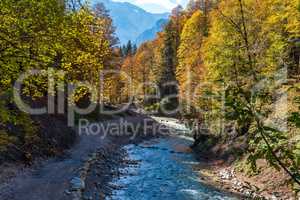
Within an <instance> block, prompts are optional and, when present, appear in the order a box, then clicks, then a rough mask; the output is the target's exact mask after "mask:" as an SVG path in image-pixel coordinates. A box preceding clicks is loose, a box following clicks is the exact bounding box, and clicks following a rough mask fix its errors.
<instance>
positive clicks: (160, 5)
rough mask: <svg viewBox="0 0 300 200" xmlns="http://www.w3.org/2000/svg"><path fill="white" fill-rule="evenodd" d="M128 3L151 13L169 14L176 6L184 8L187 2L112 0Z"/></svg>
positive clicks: (170, 0) (185, 0) (179, 0)
mask: <svg viewBox="0 0 300 200" xmlns="http://www.w3.org/2000/svg"><path fill="white" fill-rule="evenodd" d="M113 1H119V2H129V3H132V4H134V5H137V6H139V7H141V8H143V9H144V10H146V11H148V12H152V13H163V12H170V11H171V10H172V9H173V8H175V7H176V6H177V5H182V6H183V7H185V6H186V4H187V3H188V1H189V0H113Z"/></svg>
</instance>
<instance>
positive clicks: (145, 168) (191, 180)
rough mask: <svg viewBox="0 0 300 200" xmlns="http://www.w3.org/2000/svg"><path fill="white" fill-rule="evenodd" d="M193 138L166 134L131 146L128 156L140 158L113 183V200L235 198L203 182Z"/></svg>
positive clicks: (213, 199) (222, 199) (127, 148)
mask: <svg viewBox="0 0 300 200" xmlns="http://www.w3.org/2000/svg"><path fill="white" fill-rule="evenodd" d="M191 142H192V141H191V140H189V139H187V138H183V137H178V136H176V137H175V136H174V137H165V138H160V139H154V140H152V141H150V142H149V141H147V142H145V143H142V144H140V145H128V146H126V147H125V148H126V150H127V152H128V155H129V156H128V157H129V158H128V159H130V160H136V161H139V164H138V165H136V166H130V167H128V168H126V169H123V170H122V171H123V172H124V174H125V175H124V176H121V177H120V178H119V179H117V180H115V181H114V183H113V184H115V185H117V186H119V187H120V189H119V190H116V191H114V193H113V196H112V197H110V198H109V199H112V200H151V199H153V200H160V199H163V200H169V199H170V200H186V199H191V200H205V199H212V200H217V199H220V200H227V199H236V198H233V197H231V196H229V195H227V194H225V193H222V192H220V191H218V190H216V189H215V188H212V187H210V186H208V185H206V184H205V183H203V182H202V181H201V178H200V175H199V173H197V171H196V170H195V167H196V166H197V164H199V163H198V161H197V160H196V159H195V157H194V155H193V153H192V152H191V150H190V148H189V145H190V144H191Z"/></svg>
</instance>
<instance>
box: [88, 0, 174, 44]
mask: <svg viewBox="0 0 300 200" xmlns="http://www.w3.org/2000/svg"><path fill="white" fill-rule="evenodd" d="M96 3H103V4H104V6H105V7H106V9H108V10H109V11H110V16H111V18H112V19H113V23H114V26H115V27H116V34H117V36H118V37H119V39H120V43H121V44H126V43H127V42H128V40H131V41H136V39H137V38H138V37H139V36H140V35H141V34H142V33H143V32H145V31H146V30H148V29H151V28H153V27H155V26H156V23H157V21H159V20H160V19H167V18H168V16H169V13H162V14H154V13H149V12H147V11H145V10H143V9H142V8H140V7H138V6H135V5H133V4H130V3H127V2H114V1H111V0H93V1H92V5H95V4H96Z"/></svg>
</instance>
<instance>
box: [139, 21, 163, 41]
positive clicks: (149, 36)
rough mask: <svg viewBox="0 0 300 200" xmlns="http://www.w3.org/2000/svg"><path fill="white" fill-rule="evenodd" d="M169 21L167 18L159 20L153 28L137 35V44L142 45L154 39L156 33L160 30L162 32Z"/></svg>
mask: <svg viewBox="0 0 300 200" xmlns="http://www.w3.org/2000/svg"><path fill="white" fill-rule="evenodd" d="M167 23H168V20H167V19H160V20H158V21H157V22H156V24H155V26H153V27H152V28H151V29H148V30H146V31H144V32H143V33H142V34H140V35H139V36H138V37H137V39H136V40H135V43H136V44H137V45H140V44H142V43H143V42H145V41H149V40H153V39H154V38H155V37H156V34H157V33H158V32H161V31H162V30H163V28H164V26H165V25H166V24H167Z"/></svg>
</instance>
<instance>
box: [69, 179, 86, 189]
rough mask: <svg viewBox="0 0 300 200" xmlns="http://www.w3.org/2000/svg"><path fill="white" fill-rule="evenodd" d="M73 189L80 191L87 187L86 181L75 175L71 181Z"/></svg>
mask: <svg viewBox="0 0 300 200" xmlns="http://www.w3.org/2000/svg"><path fill="white" fill-rule="evenodd" d="M70 184H71V190H72V191H78V190H83V189H84V188H85V184H84V182H83V181H82V180H81V178H79V177H74V178H73V179H72V180H71V181H70Z"/></svg>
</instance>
